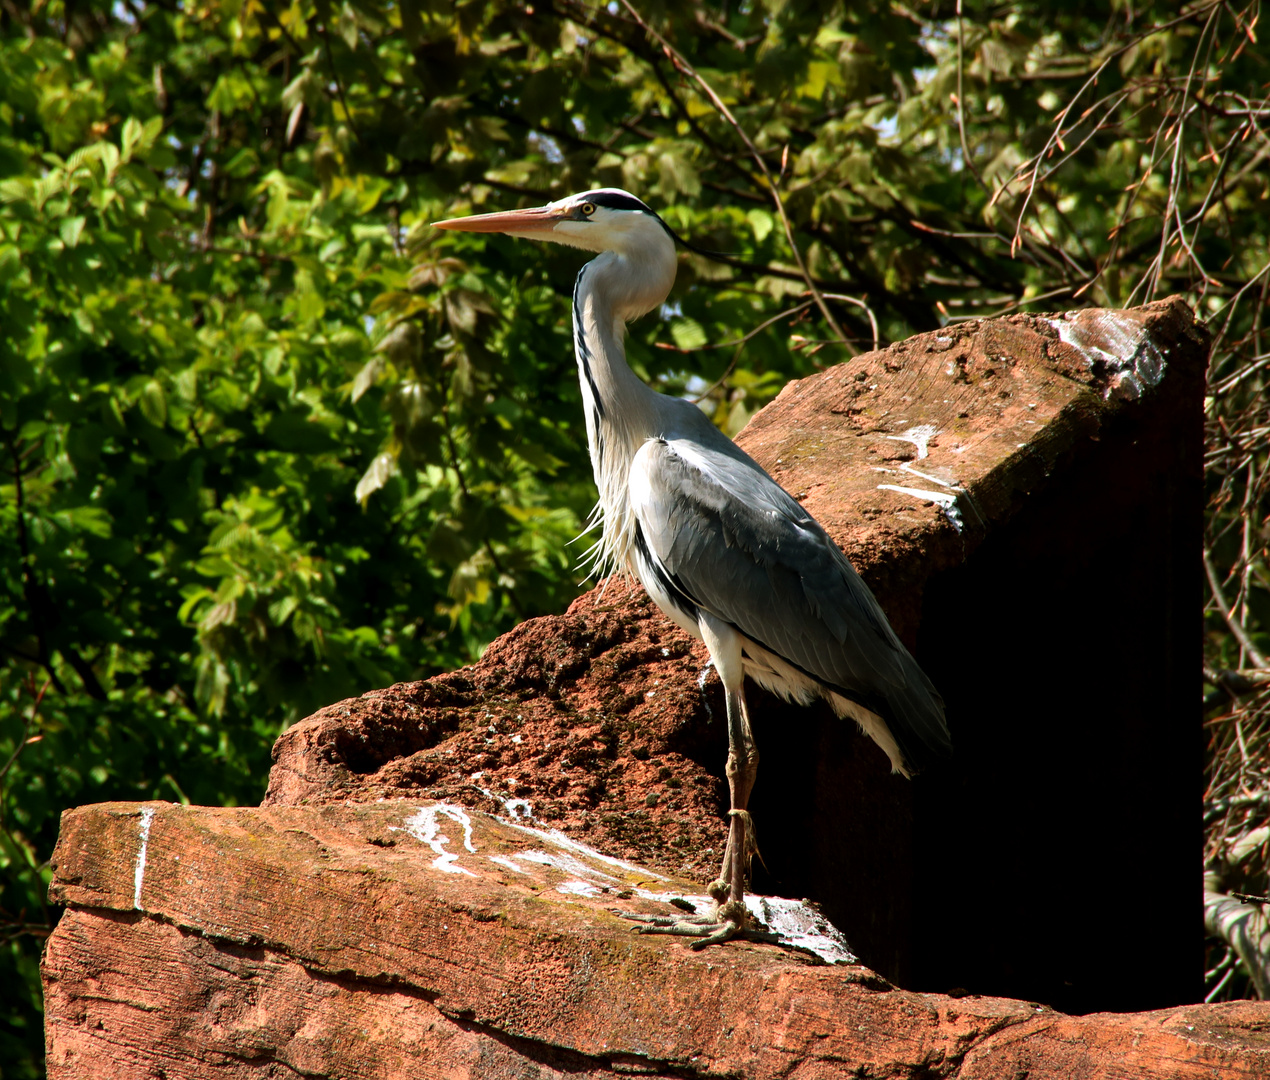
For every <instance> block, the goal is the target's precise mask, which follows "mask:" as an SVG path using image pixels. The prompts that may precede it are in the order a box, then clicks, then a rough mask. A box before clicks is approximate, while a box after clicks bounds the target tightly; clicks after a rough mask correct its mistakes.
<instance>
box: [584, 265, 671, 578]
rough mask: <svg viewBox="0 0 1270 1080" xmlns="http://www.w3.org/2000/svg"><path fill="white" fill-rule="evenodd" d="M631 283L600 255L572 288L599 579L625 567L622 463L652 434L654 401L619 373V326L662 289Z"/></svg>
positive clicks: (628, 273) (622, 352) (622, 350)
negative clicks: (595, 494)
mask: <svg viewBox="0 0 1270 1080" xmlns="http://www.w3.org/2000/svg"><path fill="white" fill-rule="evenodd" d="M672 273H673V271H672ZM638 280H639V275H638V273H637V272H635V268H633V267H631V266H630V264H629V263H628V262H627V260H626V259H625V258H623V257H622V256H619V255H616V254H614V253H612V252H605V253H604V254H602V255H601V256H600V257H599V258H597V259H593V260H592V261H591V262H589V263H587V264H586V266H584V267H583V268H582V271H581V273H579V274H578V280H577V283H576V284H575V285H574V288H573V347H574V354H575V355H576V357H577V361H578V381H579V384H580V385H581V388H582V401H583V409H584V412H585V416H586V432H587V444H588V446H589V447H590V450H591V467H592V469H593V471H594V474H595V486H596V487H597V488H598V489H599V493H600V499H599V502H598V504H597V505H596V508H595V512H594V514H593V515H592V522H591V523H592V526H594V525H595V524H602V526H603V532H602V535H601V537H600V539H599V541H598V542H597V544H596V547H595V549H593V553H592V558H593V560H594V563H595V566H596V569H597V570H598V571H599V572H600V573H601V574H602V573H604V572H612V571H615V570H620V569H623V568H625V567H626V566H627V565H628V560H629V555H630V544H631V535H630V512H629V507H628V502H627V484H628V478H629V473H630V463H631V459H632V458H633V457H634V456H635V452H636V451H637V450H638V449H639V448H640V446H642V445H643V444H644V442H645V441H646V440H648V439H649V438H651V437H653V436H655V435H658V434H660V432H659V431H658V416H659V413H660V411H661V410H659V409H658V402H659V400H660V399H661V395H660V394H658V393H657V392H656V391H654V390H651V389H649V388H648V387H647V386H645V385H644V383H643V382H642V381H641V380H640V379H639V377H638V376H636V374H635V373H634V372H633V371H631V369H630V367H628V366H627V363H626V347H625V345H624V344H623V338H624V337H625V333H626V321H627V319H630V318H634V317H635V316H636V315H640V314H643V313H644V312H645V311H648V310H650V309H651V308H652V307H654V306H656V305H657V304H660V303H661V302H662V300H664V299H665V298H666V294H667V292H668V291H669V284H666V286H665V288H661V287H660V286H661V283H659V282H657V283H653V286H652V287H645V288H644V289H638V288H634V287H633V286H632V281H636V282H637V281H638ZM672 280H673V279H672ZM658 293H659V294H660V295H655V294H658ZM654 297H655V298H654Z"/></svg>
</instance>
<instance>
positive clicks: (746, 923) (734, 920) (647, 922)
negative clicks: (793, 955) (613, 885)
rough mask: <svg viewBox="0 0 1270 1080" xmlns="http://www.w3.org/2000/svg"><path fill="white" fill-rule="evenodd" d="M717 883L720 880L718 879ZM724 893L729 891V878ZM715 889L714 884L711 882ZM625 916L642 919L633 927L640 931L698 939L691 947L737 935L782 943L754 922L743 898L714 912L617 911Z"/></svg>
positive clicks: (718, 907)
mask: <svg viewBox="0 0 1270 1080" xmlns="http://www.w3.org/2000/svg"><path fill="white" fill-rule="evenodd" d="M716 884H718V883H717V882H716ZM724 885H725V895H726V882H725V883H724ZM712 889H713V886H712ZM617 914H618V915H620V916H621V917H622V918H623V919H633V920H634V921H636V922H639V923H642V924H643V925H641V926H636V927H634V928H633V929H634V931H635V933H637V934H669V935H671V936H673V937H687V938H694V939H695V940H693V941H690V942H689V943H688V946H689V948H692V949H704V948H705V947H706V946H707V945H721V944H722V943H723V942H725V941H731V940H732V939H733V938H737V939H739V940H741V941H762V942H767V943H769V944H772V945H779V944H780V943H781V941H780V937H779V935H777V934H774V933H772V932H771V931H770V930H768V929H767V928H766V927H762V928H760V927H759V926H756V925H754V920H753V918H752V917H751V916H750V914H749V912H748V911H746V909H745V904H744V903H743V902H737V903H733V902H731V901H729V902H727V903H723V904H718V905H717V906H716V908H715V911H714V914H713V915H692V916H683V917H679V918H675V917H673V916H669V915H639V914H636V913H634V912H627V911H619V912H617Z"/></svg>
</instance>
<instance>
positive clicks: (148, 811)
mask: <svg viewBox="0 0 1270 1080" xmlns="http://www.w3.org/2000/svg"><path fill="white" fill-rule="evenodd" d="M153 820H154V807H153V806H143V807H142V808H141V850H140V851H138V852H137V865H136V868H135V869H134V870H133V872H132V906H133V907H134V908H136V909H137V910H138V911H142V910H144V909H143V908H142V906H141V883H142V882H143V881H145V876H146V848H147V847H149V845H150V823H151V822H152V821H153Z"/></svg>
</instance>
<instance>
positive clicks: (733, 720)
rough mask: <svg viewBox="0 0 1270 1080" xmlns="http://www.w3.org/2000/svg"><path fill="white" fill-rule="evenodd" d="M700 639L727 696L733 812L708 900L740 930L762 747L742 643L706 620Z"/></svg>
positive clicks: (704, 617)
mask: <svg viewBox="0 0 1270 1080" xmlns="http://www.w3.org/2000/svg"><path fill="white" fill-rule="evenodd" d="M700 628H701V637H702V640H704V641H705V644H706V648H707V649H709V650H710V656H711V658H712V659H713V660H714V666H715V669H716V670H717V671H718V672H719V678H720V679H722V681H723V693H724V697H725V699H726V701H727V712H728V761H727V766H726V774H727V778H728V795H729V801H730V803H731V805H730V807H729V811H730V812H729V820H728V841H727V846H726V848H725V849H724V854H723V867H722V869H721V870H720V875H719V880H718V881H717V882H715V884H714V885H712V886H711V888H710V895H711V897H712V898H713V899H714V901H715V902H716V903H717V904H719V906H720V913H719V918H720V920H726V921H728V922H734V923H736V924H738V925H739V924H741V923H743V922H744V921H745V878H746V875H747V872H748V870H749V860H750V854H751V847H752V845H751V843H750V842H749V840H748V839H747V832H751V830H752V826H750V824H749V815H748V813H746V807H747V806H748V805H749V800H750V792H751V791H752V790H753V788H754V779H755V777H756V776H757V775H758V747H757V746H756V745H755V743H754V733H753V731H752V730H751V728H750V717H749V710H748V708H747V707H746V703H745V667H744V664H743V661H742V653H741V637H740V635H739V634H738V633H737V632H736V630H735V628H733V627H732V626H731V625H730V624H728V623H726V622H723V621H722V620H719V619H715V618H713V617H712V616H710V615H706V614H704V613H703V614H702V616H701V621H700Z"/></svg>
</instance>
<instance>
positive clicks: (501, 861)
mask: <svg viewBox="0 0 1270 1080" xmlns="http://www.w3.org/2000/svg"><path fill="white" fill-rule="evenodd" d="M488 858H489V861H490V862H492V863H498V865H499V866H501V867H503V868H504V869H506V870H510V871H511V872H512V873H513V874H527V873H529V871H528V870H526V869H525V868H524V867H523V866H521V865H519V864H518V863H517V862H516V860H515V859H513V858H512V857H511V856H510V855H490V856H488Z"/></svg>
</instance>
